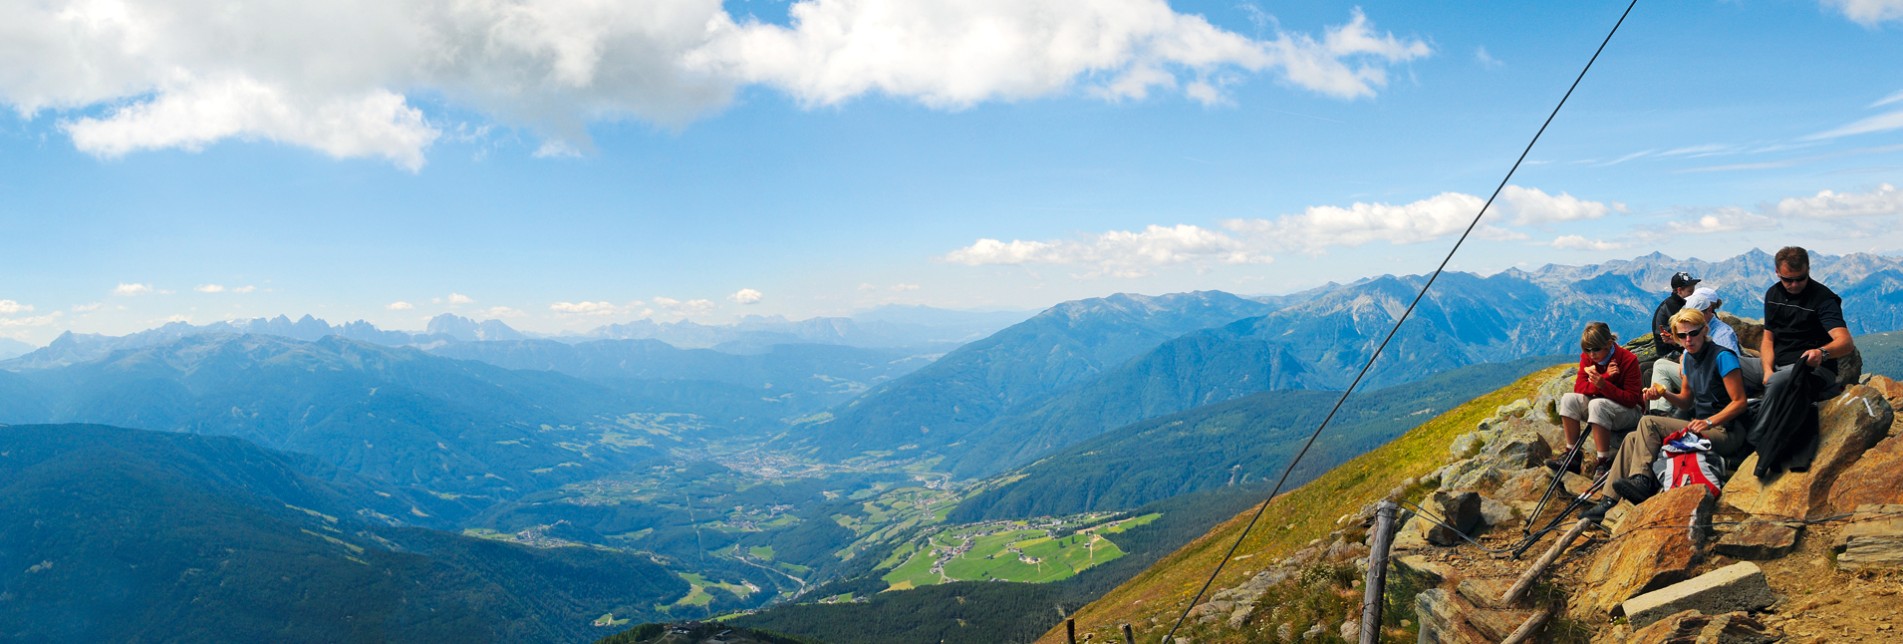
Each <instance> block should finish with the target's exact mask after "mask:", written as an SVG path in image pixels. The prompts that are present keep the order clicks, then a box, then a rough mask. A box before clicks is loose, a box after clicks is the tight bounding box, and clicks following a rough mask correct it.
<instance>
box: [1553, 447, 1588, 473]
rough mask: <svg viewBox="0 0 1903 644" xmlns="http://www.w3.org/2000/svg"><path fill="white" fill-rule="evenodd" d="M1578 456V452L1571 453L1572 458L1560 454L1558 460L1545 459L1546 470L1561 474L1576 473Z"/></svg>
mask: <svg viewBox="0 0 1903 644" xmlns="http://www.w3.org/2000/svg"><path fill="white" fill-rule="evenodd" d="M1579 456H1580V453H1579V452H1573V456H1572V458H1566V457H1565V455H1563V454H1562V455H1561V456H1560V458H1549V459H1546V469H1549V470H1552V471H1554V472H1561V473H1565V472H1578V471H1579Z"/></svg>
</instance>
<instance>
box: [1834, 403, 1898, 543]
mask: <svg viewBox="0 0 1903 644" xmlns="http://www.w3.org/2000/svg"><path fill="white" fill-rule="evenodd" d="M1872 380H1874V378H1873V379H1872ZM1884 380H1889V379H1888V378H1884ZM1876 503H1903V438H1899V437H1895V436H1892V437H1889V438H1885V439H1883V442H1880V443H1877V446H1876V447H1873V448H1871V449H1870V451H1867V452H1864V453H1863V458H1861V459H1858V460H1857V462H1856V463H1855V464H1853V465H1851V466H1850V467H1849V468H1846V469H1845V470H1844V471H1843V474H1840V475H1838V476H1837V481H1836V482H1835V483H1832V484H1831V486H1830V503H1829V507H1830V511H1831V512H1832V513H1842V512H1851V511H1854V510H1856V509H1857V507H1858V506H1862V505H1869V504H1876Z"/></svg>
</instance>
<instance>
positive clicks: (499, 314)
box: [476, 306, 528, 319]
mask: <svg viewBox="0 0 1903 644" xmlns="http://www.w3.org/2000/svg"><path fill="white" fill-rule="evenodd" d="M525 315H528V314H527V313H523V312H522V311H520V310H518V309H512V308H509V307H506V306H492V307H489V308H486V309H483V310H481V311H478V312H476V317H481V318H490V319H495V318H519V317H522V316H525Z"/></svg>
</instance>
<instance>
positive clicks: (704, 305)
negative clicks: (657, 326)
mask: <svg viewBox="0 0 1903 644" xmlns="http://www.w3.org/2000/svg"><path fill="white" fill-rule="evenodd" d="M648 301H650V302H653V303H654V309H659V311H658V313H663V314H666V315H667V316H669V317H675V318H690V317H695V316H702V315H706V314H708V313H712V312H713V311H714V302H713V300H685V301H683V300H677V299H674V298H671V297H653V298H649V300H648ZM654 309H647V310H644V311H643V312H642V314H641V317H653V316H654V315H655V314H656V313H657V311H655V310H654Z"/></svg>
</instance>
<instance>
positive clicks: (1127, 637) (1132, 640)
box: [1123, 624, 1137, 644]
mask: <svg viewBox="0 0 1903 644" xmlns="http://www.w3.org/2000/svg"><path fill="white" fill-rule="evenodd" d="M1123 644H1137V634H1136V633H1134V632H1131V631H1130V625H1129V624H1124V625H1123Z"/></svg>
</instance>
